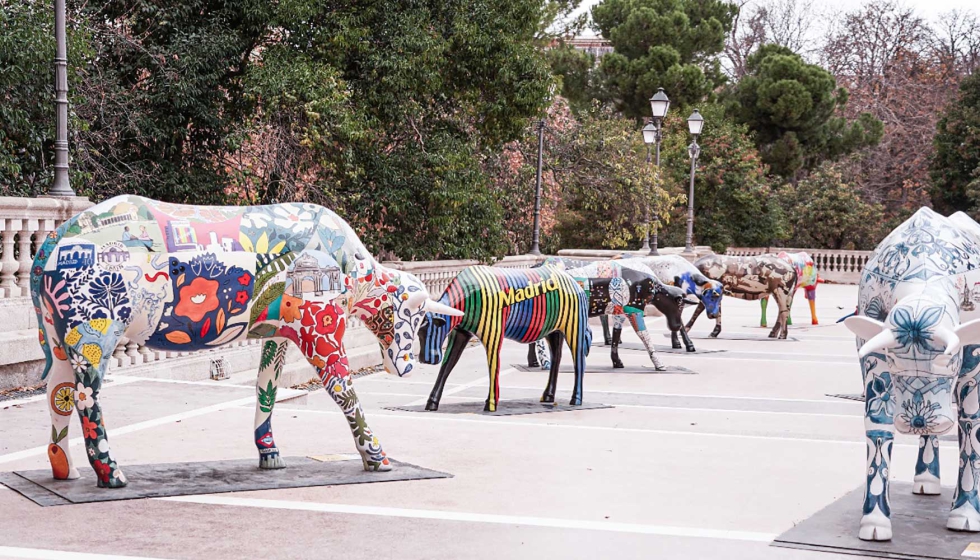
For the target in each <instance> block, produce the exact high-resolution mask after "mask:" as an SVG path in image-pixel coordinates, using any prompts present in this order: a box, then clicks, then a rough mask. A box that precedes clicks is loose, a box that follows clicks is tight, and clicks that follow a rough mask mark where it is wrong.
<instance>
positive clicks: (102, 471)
mask: <svg viewBox="0 0 980 560" xmlns="http://www.w3.org/2000/svg"><path fill="white" fill-rule="evenodd" d="M92 466H93V467H95V474H96V475H98V477H99V480H101V481H102V482H109V473H111V472H112V468H111V467H110V466H109V465H107V464H105V463H103V462H102V461H99V460H98V459H96V461H95V462H94V463H93V464H92Z"/></svg>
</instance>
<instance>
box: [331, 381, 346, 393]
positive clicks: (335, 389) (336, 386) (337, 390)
mask: <svg viewBox="0 0 980 560" xmlns="http://www.w3.org/2000/svg"><path fill="white" fill-rule="evenodd" d="M343 390H344V388H343V387H341V386H340V384H339V383H338V384H336V385H334V386H333V392H334V393H339V392H341V391H343Z"/></svg>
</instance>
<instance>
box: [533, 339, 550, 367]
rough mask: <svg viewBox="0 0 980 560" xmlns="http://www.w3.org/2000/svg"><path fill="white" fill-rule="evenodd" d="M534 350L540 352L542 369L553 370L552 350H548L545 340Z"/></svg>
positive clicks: (539, 359) (538, 343)
mask: <svg viewBox="0 0 980 560" xmlns="http://www.w3.org/2000/svg"><path fill="white" fill-rule="evenodd" d="M534 348H535V349H536V350H537V351H538V362H539V363H540V364H541V369H549V370H550V369H551V354H552V352H551V349H550V348H548V346H547V344H545V342H544V341H543V340H539V341H538V342H537V343H536V344H535V345H534Z"/></svg>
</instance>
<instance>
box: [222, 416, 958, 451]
mask: <svg viewBox="0 0 980 560" xmlns="http://www.w3.org/2000/svg"><path fill="white" fill-rule="evenodd" d="M613 406H615V405H613ZM235 408H245V407H240V406H239V407H235ZM276 410H279V411H282V410H286V411H289V412H309V413H311V414H327V415H331V414H338V415H339V414H341V412H340V411H332V410H309V409H302V408H277V409H276ZM368 414H369V415H370V417H371V419H372V420H373V419H374V418H398V419H408V420H429V421H435V422H460V423H465V424H488V425H492V426H514V427H518V428H526V427H533V428H564V429H571V430H592V431H603V432H607V431H608V432H617V433H641V434H653V435H664V436H682V437H691V436H698V437H717V438H734V439H751V440H762V441H788V442H793V443H834V444H842V445H867V442H866V441H865V440H864V439H860V440H846V439H829V438H828V439H817V438H797V437H787V436H757V435H751V434H739V433H722V432H695V431H684V430H653V429H650V428H621V427H615V426H588V425H583V424H557V423H554V422H548V423H544V422H526V421H520V420H504V419H503V417H500V418H499V419H496V420H482V419H479V418H458V417H457V418H451V416H461V415H455V414H452V415H450V414H438V413H431V412H430V413H417V412H416V413H409V414H391V413H386V412H379V411H376V410H371V411H368ZM894 447H902V448H908V449H918V448H919V445H918V444H911V443H896V444H894ZM941 449H949V450H951V451H955V450H956V449H957V448H955V447H953V446H941Z"/></svg>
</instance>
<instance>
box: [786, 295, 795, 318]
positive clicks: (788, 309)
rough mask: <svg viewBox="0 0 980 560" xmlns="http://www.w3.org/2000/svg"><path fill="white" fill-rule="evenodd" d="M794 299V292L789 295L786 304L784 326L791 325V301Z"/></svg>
mask: <svg viewBox="0 0 980 560" xmlns="http://www.w3.org/2000/svg"><path fill="white" fill-rule="evenodd" d="M795 299H796V290H793V293H791V294H790V295H789V301H788V302H787V303H786V326H787V327H788V326H790V325H792V324H793V301H794V300H795Z"/></svg>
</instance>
